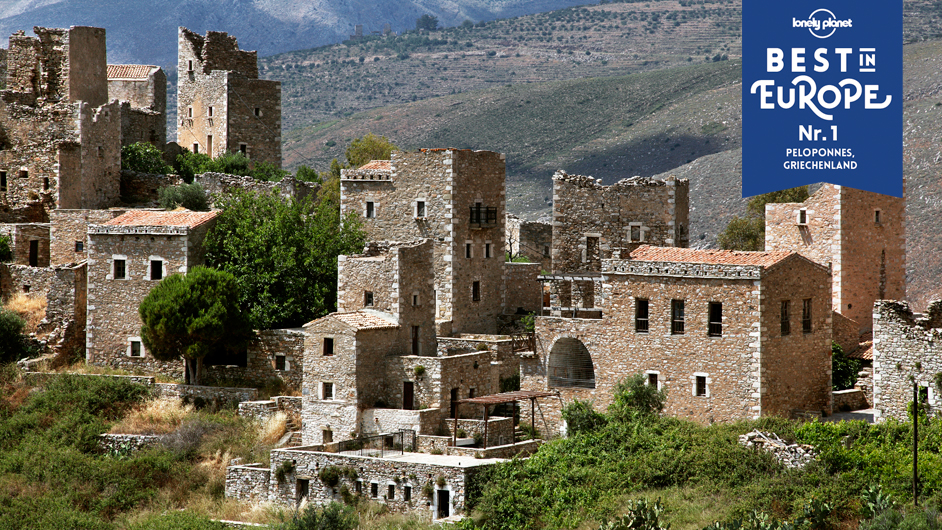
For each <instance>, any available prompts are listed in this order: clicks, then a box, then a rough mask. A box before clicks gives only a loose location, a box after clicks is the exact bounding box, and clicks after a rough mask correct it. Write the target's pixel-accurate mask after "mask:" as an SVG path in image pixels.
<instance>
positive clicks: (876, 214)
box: [873, 210, 880, 224]
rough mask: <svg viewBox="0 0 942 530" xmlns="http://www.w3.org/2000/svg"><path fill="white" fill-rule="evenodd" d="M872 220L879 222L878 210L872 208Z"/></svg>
mask: <svg viewBox="0 0 942 530" xmlns="http://www.w3.org/2000/svg"><path fill="white" fill-rule="evenodd" d="M873 222H874V223H877V224H880V210H874V212H873Z"/></svg>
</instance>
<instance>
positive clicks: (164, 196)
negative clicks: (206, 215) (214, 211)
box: [157, 182, 209, 212]
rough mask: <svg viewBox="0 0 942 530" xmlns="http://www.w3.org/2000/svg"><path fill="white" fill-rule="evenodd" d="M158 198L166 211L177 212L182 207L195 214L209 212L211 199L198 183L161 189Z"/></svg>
mask: <svg viewBox="0 0 942 530" xmlns="http://www.w3.org/2000/svg"><path fill="white" fill-rule="evenodd" d="M157 197H158V202H159V203H160V207H161V208H163V209H165V210H175V209H177V208H179V207H180V206H183V207H184V208H186V209H187V210H193V211H195V212H205V211H207V210H209V198H208V197H206V191H205V190H203V186H201V185H200V184H199V183H198V182H193V183H190V184H186V183H184V184H180V185H179V186H167V187H165V188H160V190H159V191H158V192H157Z"/></svg>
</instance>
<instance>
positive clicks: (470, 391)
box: [468, 388, 474, 399]
mask: <svg viewBox="0 0 942 530" xmlns="http://www.w3.org/2000/svg"><path fill="white" fill-rule="evenodd" d="M468 399H474V389H473V388H469V389H468Z"/></svg>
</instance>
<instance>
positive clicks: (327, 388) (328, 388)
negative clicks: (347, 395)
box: [324, 383, 334, 399]
mask: <svg viewBox="0 0 942 530" xmlns="http://www.w3.org/2000/svg"><path fill="white" fill-rule="evenodd" d="M324 399H334V384H333V383H324Z"/></svg>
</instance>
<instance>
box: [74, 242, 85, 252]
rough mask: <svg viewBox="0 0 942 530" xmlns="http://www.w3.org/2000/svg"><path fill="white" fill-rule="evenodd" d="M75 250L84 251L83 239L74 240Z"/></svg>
mask: <svg viewBox="0 0 942 530" xmlns="http://www.w3.org/2000/svg"><path fill="white" fill-rule="evenodd" d="M75 251H76V252H85V242H84V241H76V242H75Z"/></svg>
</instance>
